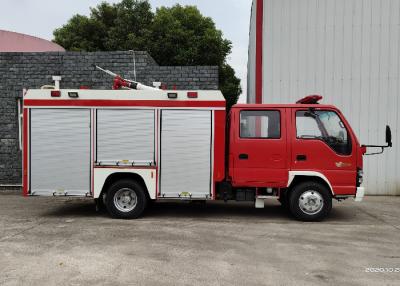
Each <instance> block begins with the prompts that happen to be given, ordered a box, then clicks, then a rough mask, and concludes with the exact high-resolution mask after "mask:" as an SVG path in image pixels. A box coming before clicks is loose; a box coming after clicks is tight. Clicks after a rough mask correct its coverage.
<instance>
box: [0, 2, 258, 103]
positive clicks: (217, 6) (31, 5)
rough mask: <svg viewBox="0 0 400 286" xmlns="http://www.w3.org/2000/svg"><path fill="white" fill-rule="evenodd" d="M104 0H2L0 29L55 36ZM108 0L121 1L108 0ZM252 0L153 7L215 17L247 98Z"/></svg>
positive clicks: (154, 6)
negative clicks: (186, 8) (191, 9)
mask: <svg viewBox="0 0 400 286" xmlns="http://www.w3.org/2000/svg"><path fill="white" fill-rule="evenodd" d="M103 1H104V0H0V29H2V30H9V31H13V32H19V33H24V34H29V35H32V36H36V37H40V38H44V39H47V40H52V39H53V31H54V29H56V28H58V27H61V26H62V25H64V24H65V23H67V21H68V20H69V19H70V18H71V17H72V16H73V15H75V14H81V15H89V13H90V10H89V7H95V6H96V5H97V4H99V3H101V2H103ZM106 2H110V3H113V2H119V1H118V0H106ZM251 2H252V1H251V0H197V1H196V0H150V3H151V5H152V7H153V9H155V8H157V7H159V6H172V5H174V4H176V3H179V4H181V5H196V6H197V7H198V8H199V10H200V11H201V12H202V14H203V15H205V16H208V17H211V18H212V19H213V20H214V22H215V23H216V26H217V28H218V29H220V30H222V32H223V33H224V36H225V38H227V39H229V40H231V41H232V43H233V49H232V54H231V55H230V56H229V58H228V62H229V63H230V64H231V65H232V66H233V68H234V69H235V71H236V74H237V76H238V77H240V78H241V80H242V88H243V95H242V96H241V98H240V102H245V101H246V89H247V87H246V83H247V79H246V78H247V50H248V38H249V25H250V12H251Z"/></svg>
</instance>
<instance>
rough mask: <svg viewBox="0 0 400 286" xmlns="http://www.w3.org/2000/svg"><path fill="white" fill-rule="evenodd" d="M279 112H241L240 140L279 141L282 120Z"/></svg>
mask: <svg viewBox="0 0 400 286" xmlns="http://www.w3.org/2000/svg"><path fill="white" fill-rule="evenodd" d="M280 117H281V116H280V112H279V111H272V110H248V111H241V112H240V138H248V139H250V138H253V139H279V138H281V118H280Z"/></svg>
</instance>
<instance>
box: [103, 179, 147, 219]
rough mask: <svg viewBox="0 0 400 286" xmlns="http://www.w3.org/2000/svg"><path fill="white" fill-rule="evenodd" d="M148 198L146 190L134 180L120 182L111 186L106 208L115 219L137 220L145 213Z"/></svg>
mask: <svg viewBox="0 0 400 286" xmlns="http://www.w3.org/2000/svg"><path fill="white" fill-rule="evenodd" d="M146 205H147V197H146V193H145V190H144V188H143V187H142V186H141V185H140V184H139V183H137V182H135V181H133V180H127V179H124V180H120V181H117V182H115V183H114V184H112V185H111V187H110V188H109V189H108V192H107V196H106V206H107V210H108V212H109V213H110V215H111V216H112V217H114V218H122V219H135V218H138V217H139V216H140V215H142V213H143V212H144V210H145V208H146Z"/></svg>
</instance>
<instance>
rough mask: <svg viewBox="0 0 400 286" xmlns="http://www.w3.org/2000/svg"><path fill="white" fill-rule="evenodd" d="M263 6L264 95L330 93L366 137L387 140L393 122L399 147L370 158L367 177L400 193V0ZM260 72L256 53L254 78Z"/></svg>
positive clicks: (329, 99)
mask: <svg viewBox="0 0 400 286" xmlns="http://www.w3.org/2000/svg"><path fill="white" fill-rule="evenodd" d="M258 1H261V0H258ZM255 7H256V1H254V3H253V12H254V9H255ZM263 10H264V28H263V29H264V32H263V101H264V102H265V103H276V102H283V103H292V102H295V101H296V100H297V99H299V98H301V97H303V96H305V95H308V94H316V93H317V94H322V95H323V96H324V103H331V104H334V105H336V106H338V107H339V108H340V109H341V110H342V111H343V113H344V114H345V116H346V117H347V119H348V120H349V121H350V123H351V125H352V126H353V128H354V130H355V132H356V133H357V135H358V137H359V138H360V141H361V142H362V143H370V144H384V143H385V142H384V141H385V140H384V139H385V125H386V124H389V125H390V126H391V127H392V131H393V143H394V148H392V149H391V150H389V151H387V152H386V153H385V154H384V155H380V156H373V157H367V158H366V160H365V173H366V183H365V185H366V187H367V192H368V194H385V195H400V178H399V177H400V160H399V159H400V154H399V147H398V144H399V142H400V132H398V131H399V130H398V129H399V126H400V116H399V115H398V110H399V109H400V100H399V96H400V86H399V68H400V57H399V54H400V1H399V0H264V9H263ZM253 15H254V13H253ZM254 21H255V19H254V17H253V18H252V27H253V28H254V25H255V24H254ZM253 34H254V33H251V34H250V36H251V37H250V55H249V56H250V58H253V57H254V54H252V52H251V51H252V49H253V48H252V47H253V46H254V45H255V37H254V35H253ZM254 73H255V66H254V64H252V63H251V61H250V64H249V81H250V82H254ZM253 100H254V89H253V90H251V89H249V101H253Z"/></svg>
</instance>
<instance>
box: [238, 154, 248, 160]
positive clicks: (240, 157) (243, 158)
mask: <svg viewBox="0 0 400 286" xmlns="http://www.w3.org/2000/svg"><path fill="white" fill-rule="evenodd" d="M248 159H249V154H240V155H239V160H248Z"/></svg>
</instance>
